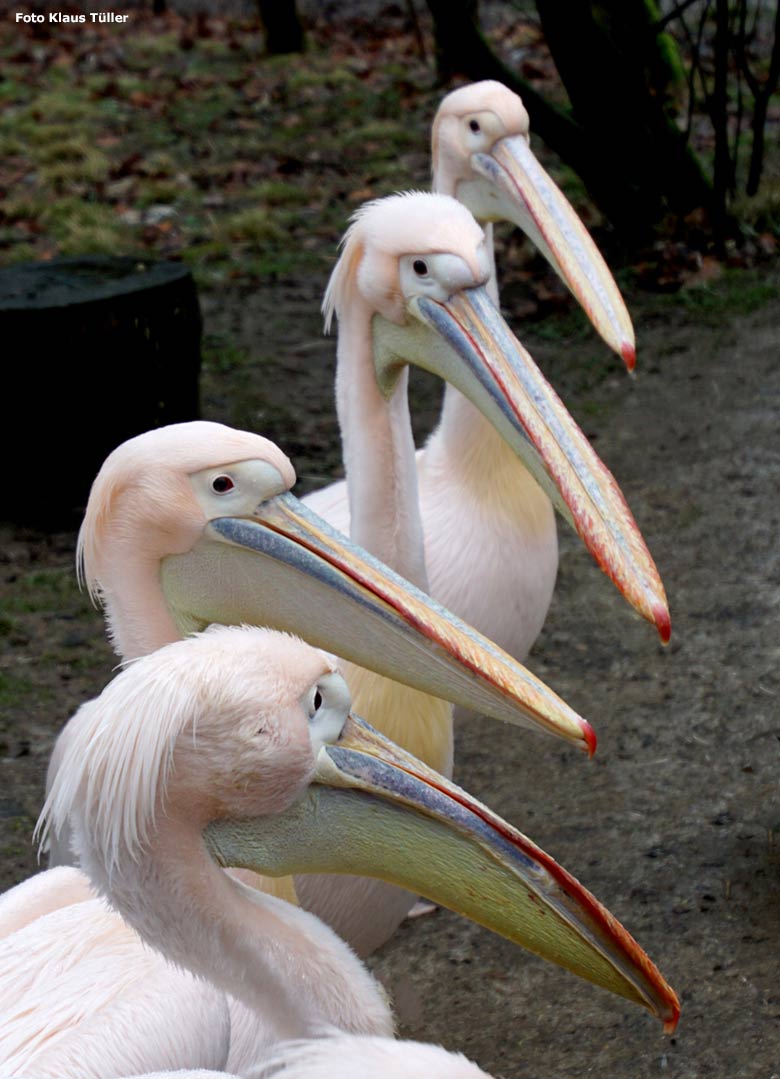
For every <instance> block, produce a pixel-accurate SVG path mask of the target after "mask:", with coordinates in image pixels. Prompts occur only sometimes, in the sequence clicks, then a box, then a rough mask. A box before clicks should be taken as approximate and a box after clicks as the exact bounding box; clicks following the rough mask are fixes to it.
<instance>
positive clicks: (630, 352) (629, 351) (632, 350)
mask: <svg viewBox="0 0 780 1079" xmlns="http://www.w3.org/2000/svg"><path fill="white" fill-rule="evenodd" d="M620 355H621V356H622V357H623V363H624V364H625V365H626V367H627V368H628V370H629V371H633V370H634V368H635V367H636V346H634V345H630V344H629V343H628V341H626V343H625V344H624V345H622V346H621V348H620Z"/></svg>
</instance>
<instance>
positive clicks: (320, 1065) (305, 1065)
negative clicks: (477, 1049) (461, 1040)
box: [253, 1034, 491, 1079]
mask: <svg viewBox="0 0 780 1079" xmlns="http://www.w3.org/2000/svg"><path fill="white" fill-rule="evenodd" d="M335 1076H338V1079H366V1076H371V1079H491V1077H490V1076H489V1075H488V1074H487V1072H484V1071H482V1069H481V1068H478V1067H477V1065H476V1064H474V1063H473V1062H472V1061H470V1060H467V1059H466V1057H464V1056H463V1055H462V1054H461V1053H448V1052H447V1051H446V1049H442V1048H441V1047H440V1046H438V1045H430V1044H425V1043H422V1042H410V1041H404V1042H399V1041H394V1040H390V1039H389V1038H376V1037H374V1038H372V1037H362V1038H359V1037H355V1036H354V1035H349V1034H334V1035H332V1036H330V1037H325V1038H316V1039H308V1040H305V1041H298V1042H289V1043H287V1044H282V1045H280V1046H279V1047H278V1049H277V1050H276V1051H275V1052H274V1053H273V1055H272V1056H271V1058H270V1059H267V1060H265V1061H264V1062H263V1066H262V1067H261V1068H260V1069H259V1071H258V1073H257V1075H256V1076H254V1077H253V1079H334V1077H335Z"/></svg>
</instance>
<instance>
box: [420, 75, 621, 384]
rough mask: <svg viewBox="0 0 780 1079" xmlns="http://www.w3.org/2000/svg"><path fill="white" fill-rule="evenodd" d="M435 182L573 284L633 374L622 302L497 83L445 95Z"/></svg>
mask: <svg viewBox="0 0 780 1079" xmlns="http://www.w3.org/2000/svg"><path fill="white" fill-rule="evenodd" d="M432 150H433V182H434V188H435V190H436V191H441V192H442V193H443V194H446V195H454V196H455V197H456V198H457V199H458V200H459V201H460V202H462V203H463V204H464V205H465V206H468V208H469V209H470V210H471V212H472V213H473V214H474V216H475V217H476V218H477V219H478V220H479V221H482V222H484V223H485V224H487V223H488V222H491V221H511V222H512V223H513V224H514V225H516V226H517V227H518V228H520V229H522V230H523V232H525V234H526V235H527V236H528V237H529V239H531V240H532V241H533V243H534V244H535V246H536V247H537V248H538V249H539V251H541V252H542V254H543V255H544V256H545V258H546V259H547V260H548V262H549V263H550V265H551V266H552V267H553V269H554V270H555V271H556V273H557V274H558V276H559V277H560V278H561V279H562V280H563V281H564V282H565V283H566V285H568V287H569V288H570V289H571V291H572V293H573V294H574V296H575V297H576V298H577V300H578V301H579V303H580V304H581V306H582V307H583V309H584V310H585V312H586V314H587V316H588V318H589V319H590V321H591V322H592V323H593V325H594V327H595V328H596V330H597V331H598V333H600V334H601V336H602V337H603V338H604V340H605V341H606V342H607V344H608V345H609V346H610V348H612V349H614V350H615V351H616V352H617V353H618V354H619V355H620V356H622V357H623V360H624V362H625V364H626V366H627V367H628V369H629V370H633V368H634V364H635V362H636V351H635V346H634V330H633V327H632V325H631V319H630V317H629V314H628V311H627V310H626V306H625V304H624V302H623V298H622V296H621V295H620V292H619V291H618V287H617V285H616V284H615V281H614V279H613V277H612V274H611V273H610V271H609V268H608V267H607V265H606V263H605V262H604V260H603V258H602V257H601V255H600V253H599V251H598V249H597V247H596V245H595V244H594V243H593V241H592V240H591V238H590V235H589V234H588V232H587V230H586V229H585V227H584V225H583V224H582V222H581V221H580V219H579V217H578V216H577V214H576V213H575V212H574V210H573V209H572V207H571V205H570V203H569V202H568V200H567V199H566V197H565V195H563V193H562V192H561V190H560V189H559V188H558V186H557V185H556V184H555V183H554V181H553V180H552V179H551V178H550V176H549V175H548V174H547V173H546V172H545V170H544V169H543V168H542V166H541V165H540V164H539V162H538V161H537V159H536V157H535V156H534V154H533V152H532V150H531V146H530V138H529V132H528V113H527V112H526V110H525V107H524V105H523V103H522V101H521V100H520V98H519V97H518V96H517V94H515V93H513V92H512V91H511V90H509V89H507V87H506V86H504V85H502V83H500V82H493V81H485V82H476V83H472V84H471V85H470V86H463V87H461V88H460V89H459V90H453V92H452V93H451V94H448V95H447V96H446V97H445V98H444V100H443V101H442V103H441V105H440V106H439V110H438V112H437V113H436V118H435V120H434V122H433V145H432Z"/></svg>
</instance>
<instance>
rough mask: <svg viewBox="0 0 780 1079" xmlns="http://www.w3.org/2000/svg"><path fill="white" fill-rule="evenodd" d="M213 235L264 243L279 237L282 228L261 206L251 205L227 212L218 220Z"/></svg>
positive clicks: (219, 237) (243, 241)
mask: <svg viewBox="0 0 780 1079" xmlns="http://www.w3.org/2000/svg"><path fill="white" fill-rule="evenodd" d="M215 236H216V238H217V239H218V240H219V239H221V240H223V241H233V242H239V243H265V242H266V241H268V240H277V239H279V238H280V237H281V236H282V230H281V229H280V227H279V225H278V223H277V222H276V220H275V218H274V215H273V214H272V213H269V211H268V210H266V209H263V208H262V207H253V208H249V209H246V210H239V211H238V213H234V214H229V215H228V216H227V217H225V218H223V219H222V220H221V221H219V222H218V224H217V226H216V230H215Z"/></svg>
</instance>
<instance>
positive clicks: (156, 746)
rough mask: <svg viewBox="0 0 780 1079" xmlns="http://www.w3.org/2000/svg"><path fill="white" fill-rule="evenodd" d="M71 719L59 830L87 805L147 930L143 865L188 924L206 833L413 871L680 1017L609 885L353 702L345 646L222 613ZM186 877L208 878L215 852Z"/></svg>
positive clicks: (111, 871)
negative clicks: (612, 910) (607, 891)
mask: <svg viewBox="0 0 780 1079" xmlns="http://www.w3.org/2000/svg"><path fill="white" fill-rule="evenodd" d="M152 718H153V722H150V720H151V719H152ZM71 725H72V727H73V730H72V732H71V736H70V737H69V739H68V742H67V748H66V752H65V756H64V758H63V760H62V765H61V767H60V769H59V770H58V772H57V775H56V777H55V780H54V783H53V786H52V789H51V791H50V793H49V797H48V799H47V802H46V805H45V807H44V811H43V814H42V821H44V824H43V830H44V832H45V829H46V827H48V826H51V827H53V828H54V829H57V828H59V827H61V826H62V825H63V824H64V823H65V822H67V821H68V820H72V821H73V823H74V833H75V836H76V841H75V847H76V849H77V850H78V853H79V855H80V858H81V862H82V864H83V866H84V867H85V870H86V871H87V873H88V874H89V875H90V877H92V879H93V881H94V882H95V884H96V887H98V888H99V889H100V890H102V891H103V892H105V893H106V894H107V895H108V896H109V898H110V899H111V900H112V902H114V903H115V904H116V905H117V906H118V907H119V909H120V912H121V913H122V915H123V917H125V918H126V919H127V920H128V921H129V922H130V924H131V925H134V926H135V927H136V928H138V929H139V931H140V932H142V934H143V933H147V934H149V933H150V932H152V931H151V930H150V929H149V921H150V914H149V911H153V910H154V904H153V903H152V902H151V900H147V899H146V898H145V897H144V896H143V894H142V892H143V885H144V881H156V882H157V883H156V885H155V886H156V887H157V888H158V889H161V890H163V891H165V893H166V895H168V898H167V899H166V900H163V901H161V904H160V905H161V909H164V910H166V911H167V918H168V919H169V920H170V919H171V916H172V915H174V914H175V905H176V903H179V904H180V905H181V917H180V918H175V921H176V922H177V924H178V923H179V922H180V923H181V924H182V925H186V922H187V920H188V918H189V917H191V916H192V914H193V907H194V903H195V902H197V899H196V900H191V899H188V898H187V897H186V896H184V895H183V894H182V887H181V883H179V882H180V881H181V880H182V879H184V878H182V877H181V876H180V877H179V878H178V881H177V880H176V874H177V873H184V872H190V870H188V869H187V866H190V867H192V866H193V865H194V863H200V862H202V863H203V864H204V865H205V864H206V850H205V849H204V847H203V840H201V838H200V837H201V833H202V834H203V838H204V839H205V844H206V848H207V849H208V851H209V852H210V854H211V856H212V857H213V858H214V859H215V860H216V861H217V862H218V863H219V864H221V865H229V866H242V867H245V868H251V869H253V870H256V871H257V872H260V873H264V874H270V875H272V876H277V875H288V874H291V873H302V872H304V873H305V872H316V873H322V872H336V873H360V874H361V875H369V876H377V877H380V878H381V879H383V880H387V881H390V882H391V883H394V884H399V885H401V886H403V887H406V888H410V889H412V890H413V891H415V892H416V893H419V894H422V895H424V896H426V897H428V898H430V899H432V900H433V901H434V902H440V903H443V904H444V905H446V906H449V907H450V908H452V909H454V910H456V911H458V912H460V913H463V914H465V915H467V916H468V917H471V918H474V919H476V920H477V921H479V922H481V923H482V924H483V925H486V926H487V927H488V928H491V929H495V930H496V931H498V932H500V933H502V934H503V935H505V936H507V937H509V938H510V939H511V940H513V941H515V942H517V943H520V944H522V945H524V946H526V947H528V948H530V949H532V950H533V951H535V952H537V954H539V955H541V956H542V957H544V958H546V959H549V960H551V961H553V962H556V963H559V964H561V965H563V966H565V967H567V968H568V969H570V970H572V971H574V972H576V973H578V974H580V975H581V976H583V977H585V978H587V979H589V980H590V981H592V982H594V983H595V984H598V985H601V986H603V987H605V988H607V989H610V990H611V991H613V992H615V993H618V994H620V995H622V996H624V997H626V998H628V999H630V1000H633V1001H635V1002H636V1003H639V1004H643V1005H644V1006H646V1007H647V1008H649V1009H650V1010H651V1011H652V1012H653V1013H654V1014H656V1015H657V1016H658V1017H659V1018H661V1019H662V1020H663V1021H664V1023H665V1024H666V1025H667V1026H668V1027H670V1028H673V1026H674V1024H675V1023H676V1020H677V1015H678V1012H679V1005H678V1003H677V998H676V997H675V995H674V993H673V991H672V990H671V989H670V988H669V986H668V985H667V984H666V982H665V981H664V980H663V978H662V977H661V975H660V974H659V972H658V971H657V970H656V968H655V967H654V966H653V964H652V963H651V962H650V960H649V958H648V957H647V955H646V954H645V953H644V952H643V951H642V950H641V948H640V947H639V946H638V945H637V944H636V942H635V941H634V940H633V939H632V938H631V937H630V936H629V934H628V933H627V932H626V930H625V929H624V928H623V927H622V926H621V925H620V924H619V923H618V922H617V921H616V920H615V919H614V918H613V917H612V916H611V915H610V914H609V913H608V912H607V911H606V910H605V909H604V908H603V907H602V906H601V905H600V904H599V903H598V902H597V900H595V899H594V898H593V896H591V895H590V894H589V893H588V892H586V891H585V889H584V888H583V887H582V886H581V885H580V884H579V883H578V882H577V881H576V880H575V879H574V878H573V877H571V876H570V875H569V874H568V873H566V871H565V870H564V869H562V868H561V867H560V866H558V865H557V864H556V863H555V862H554V861H553V860H552V858H550V857H549V855H546V854H545V853H544V852H543V851H541V850H540V849H539V848H538V847H536V846H535V845H534V844H533V843H532V842H531V841H530V840H528V839H526V837H525V836H523V835H522V834H521V833H519V832H517V831H516V830H515V829H514V828H512V827H511V826H510V825H509V824H507V823H506V822H505V821H502V820H501V819H500V818H498V817H496V816H495V815H494V814H492V813H491V811H490V810H489V809H487V808H486V807H485V806H483V805H481V804H480V803H479V802H477V801H476V800H475V799H474V798H472V797H471V796H470V795H469V794H468V793H467V792H465V791H463V790H461V789H460V788H458V787H456V786H454V785H453V784H452V783H450V782H449V781H448V780H447V779H445V778H444V777H443V776H441V775H439V774H438V773H436V772H434V771H433V770H431V769H429V768H428V767H427V766H425V765H424V764H422V763H421V762H420V761H418V760H417V759H416V758H415V757H413V756H412V755H411V754H409V753H407V752H406V751H405V750H402V749H400V748H399V747H398V746H396V745H394V743H392V742H391V741H389V740H388V739H387V738H385V737H384V736H383V735H380V734H379V733H378V732H376V731H375V730H374V729H373V728H371V727H370V726H369V725H368V724H366V723H364V722H363V721H362V720H361V719H359V718H358V717H357V716H355V715H353V714H351V699H350V694H349V690H348V688H347V686H346V683H345V682H344V680H343V678H342V677H341V675H340V674H339V673H338V671H337V669H336V666H335V662H334V660H333V658H332V657H331V656H328V655H326V654H324V653H322V652H319V651H317V650H315V649H312V648H311V647H309V646H308V645H305V644H303V643H302V642H301V641H299V640H297V639H294V638H291V637H289V636H286V635H282V634H279V633H274V632H271V631H269V630H261V629H257V628H248V627H226V626H215V627H211V628H210V629H209V630H207V631H206V632H205V633H203V634H200V635H197V636H194V637H191V638H189V639H187V640H184V641H177V642H175V643H173V644H170V645H167V646H166V647H164V648H161V649H159V650H158V651H157V652H155V653H152V654H151V655H149V656H145V657H143V658H142V659H139V660H138V661H137V662H136V663H133V664H131V665H130V666H129V667H128V668H126V669H125V670H124V671H123V672H122V673H121V674H119V675H118V677H117V678H115V679H114V681H113V682H112V683H110V684H109V685H108V686H107V687H106V689H105V690H104V691H103V693H102V694H101V696H100V697H99V698H98V699H97V700H95V701H92V702H89V703H88V704H87V705H85V706H83V707H82V708H81V709H80V710H79V712H78V713H77V714H76V716H75V717H74V719H73V720H72V721H71ZM169 875H170V876H172V877H173V878H174V880H175V881H176V883H174V884H173V885H169V884H168V883H166V881H167V879H168V877H169ZM187 879H193V880H196V881H200V880H201V879H202V871H201V869H200V865H199V864H198V865H195V866H194V868H192V869H191V877H188V878H187ZM221 883H222V884H223V886H224V882H223V881H222V882H221ZM208 891H209V890H208V889H202V890H201V894H202V895H203V896H204V897H205V898H204V899H203V901H204V902H205V904H206V906H207V908H208V912H210V913H211V914H213V910H212V908H213V905H214V904H213V900H212V898H211V897H210V895H209V894H206V893H207V892H208ZM256 902H257V903H261V902H263V900H262V899H257V900H256ZM268 902H271V901H268ZM153 932H154V933H157V934H158V935H157V936H151V937H148V938H147V939H153V940H158V941H159V942H160V943H159V946H160V949H161V950H164V948H163V940H164V937H163V934H162V933H161V932H160V931H159V929H157V930H154V931H153ZM221 933H222V937H221V938H220V939H221V940H222V943H223V945H224V946H225V947H226V950H227V951H228V953H229V954H232V952H231V951H230V949H229V948H228V946H227V945H226V944H225V941H224V937H225V928H224V926H223V928H222V930H221ZM185 947H186V946H185ZM184 954H186V950H185V952H184ZM248 976H250V975H248Z"/></svg>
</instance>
